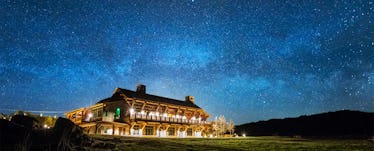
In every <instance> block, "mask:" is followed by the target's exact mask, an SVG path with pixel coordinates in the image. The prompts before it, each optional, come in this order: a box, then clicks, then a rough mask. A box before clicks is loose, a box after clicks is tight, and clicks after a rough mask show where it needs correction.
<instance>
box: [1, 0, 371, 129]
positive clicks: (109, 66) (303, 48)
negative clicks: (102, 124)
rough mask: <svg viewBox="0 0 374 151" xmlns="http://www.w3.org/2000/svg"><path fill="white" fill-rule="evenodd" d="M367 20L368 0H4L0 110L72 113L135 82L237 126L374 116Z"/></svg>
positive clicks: (368, 14)
mask: <svg viewBox="0 0 374 151" xmlns="http://www.w3.org/2000/svg"><path fill="white" fill-rule="evenodd" d="M373 22H374V2H373V1H372V0H370V1H337V2H333V1H330V0H328V1H326V0H321V1H299V0H295V1H283V0H279V1H273V0H268V1H265V0H264V1H254V0H250V1H249V0H248V1H245V0H234V1H230V0H159V1H155V0H152V1H146V0H142V1H137V0H128V1H109V2H104V1H96V2H95V1H90V2H88V1H83V2H77V1H59V2H57V1H44V0H43V1H34V2H33V1H31V0H30V1H29V0H28V1H13V0H9V1H8V0H5V1H4V0H3V1H0V34H1V36H0V110H1V111H0V112H9V111H11V110H18V109H22V110H29V111H50V112H52V111H59V112H62V111H69V110H72V109H75V108H80V107H87V106H90V105H92V104H94V103H96V102H97V101H98V100H100V99H104V98H106V97H109V96H111V94H112V92H113V91H114V89H115V88H116V87H121V88H126V89H130V90H135V88H136V85H138V84H145V85H146V86H147V93H149V94H154V95H159V96H164V97H169V98H175V99H180V100H184V97H185V96H187V95H193V96H195V102H196V104H197V105H199V106H200V107H202V108H203V109H205V110H206V111H207V112H208V113H209V114H210V115H211V117H214V116H218V115H221V114H222V115H225V117H226V118H227V119H230V118H232V119H233V120H234V122H235V124H242V123H247V122H252V121H258V120H267V119H271V118H284V117H296V116H299V115H308V114H314V113H320V112H327V111H336V110H343V109H349V110H360V111H369V112H374V23H373ZM211 119H213V118H211Z"/></svg>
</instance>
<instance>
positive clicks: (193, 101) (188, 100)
mask: <svg viewBox="0 0 374 151" xmlns="http://www.w3.org/2000/svg"><path fill="white" fill-rule="evenodd" d="M185 101H186V102H191V103H195V99H194V97H193V96H191V95H189V96H186V100H185Z"/></svg>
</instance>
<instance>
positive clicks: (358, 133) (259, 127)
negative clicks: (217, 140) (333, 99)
mask: <svg viewBox="0 0 374 151" xmlns="http://www.w3.org/2000/svg"><path fill="white" fill-rule="evenodd" d="M235 132H236V133H237V134H238V135H241V134H243V133H245V134H246V135H250V136H301V137H338V138H372V137H373V136H374V113H366V112H360V111H349V110H343V111H336V112H328V113H321V114H314V115H309V116H300V117H297V118H285V119H271V120H268V121H259V122H253V123H247V124H243V125H239V126H236V128H235Z"/></svg>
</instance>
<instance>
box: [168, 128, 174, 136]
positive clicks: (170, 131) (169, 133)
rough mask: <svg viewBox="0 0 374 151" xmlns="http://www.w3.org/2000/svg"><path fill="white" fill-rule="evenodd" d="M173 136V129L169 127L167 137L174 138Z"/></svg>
mask: <svg viewBox="0 0 374 151" xmlns="http://www.w3.org/2000/svg"><path fill="white" fill-rule="evenodd" d="M174 134H175V128H174V127H169V129H168V135H169V136H174Z"/></svg>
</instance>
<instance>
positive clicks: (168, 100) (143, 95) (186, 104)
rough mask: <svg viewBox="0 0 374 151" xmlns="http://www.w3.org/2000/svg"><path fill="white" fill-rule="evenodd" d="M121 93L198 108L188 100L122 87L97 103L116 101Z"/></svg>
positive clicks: (142, 98) (151, 100)
mask: <svg viewBox="0 0 374 151" xmlns="http://www.w3.org/2000/svg"><path fill="white" fill-rule="evenodd" d="M119 92H120V93H123V94H124V95H125V96H126V97H128V98H136V99H141V100H146V101H150V102H156V103H166V104H172V105H178V106H186V107H192V108H199V109H200V107H199V106H197V105H196V104H194V103H192V102H189V101H181V100H176V99H171V98H166V97H161V96H156V95H151V94H143V93H139V92H135V91H131V90H127V89H122V88H117V91H115V93H114V94H113V96H112V97H109V98H106V99H103V100H101V101H99V102H98V103H104V102H111V101H116V100H119V99H120V95H119V94H118V93H119Z"/></svg>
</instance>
